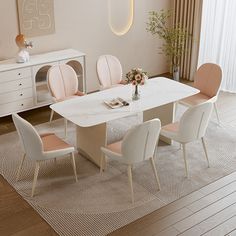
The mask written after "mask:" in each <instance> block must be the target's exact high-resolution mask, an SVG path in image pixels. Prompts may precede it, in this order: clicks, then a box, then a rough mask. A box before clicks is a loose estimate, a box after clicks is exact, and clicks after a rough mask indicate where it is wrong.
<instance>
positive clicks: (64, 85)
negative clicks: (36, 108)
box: [47, 64, 79, 100]
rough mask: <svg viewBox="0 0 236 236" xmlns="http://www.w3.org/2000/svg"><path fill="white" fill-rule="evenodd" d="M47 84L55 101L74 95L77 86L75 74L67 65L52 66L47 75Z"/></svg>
mask: <svg viewBox="0 0 236 236" xmlns="http://www.w3.org/2000/svg"><path fill="white" fill-rule="evenodd" d="M47 83H48V88H49V91H50V93H51V95H52V97H53V98H54V99H55V100H64V99H66V97H69V96H73V95H75V94H76V92H77V91H78V86H79V82H78V78H77V75H76V72H75V71H74V69H73V68H72V67H71V66H70V65H67V64H62V65H55V66H52V67H51V68H50V69H49V70H48V73H47Z"/></svg>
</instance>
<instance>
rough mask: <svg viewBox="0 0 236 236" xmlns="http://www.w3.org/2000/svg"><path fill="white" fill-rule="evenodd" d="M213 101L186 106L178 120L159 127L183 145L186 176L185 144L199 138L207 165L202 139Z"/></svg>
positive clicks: (166, 135) (162, 131)
mask: <svg viewBox="0 0 236 236" xmlns="http://www.w3.org/2000/svg"><path fill="white" fill-rule="evenodd" d="M212 107H213V103H212V102H205V103H202V104H199V105H196V106H193V107H190V108H188V110H187V111H185V113H184V114H183V115H182V117H181V118H180V121H179V122H175V123H171V124H168V125H165V126H163V127H162V129H161V135H163V136H164V137H167V138H169V139H172V140H174V141H176V142H179V143H180V144H181V145H182V146H183V158H184V163H185V171H186V176H187V177H188V166H187V158H186V147H185V146H186V144H187V143H190V142H193V141H195V140H198V139H201V141H202V145H203V149H204V152H205V155H206V159H207V162H208V167H209V160H208V155H207V149H206V145H205V141H204V136H205V132H206V129H207V126H208V123H209V119H210V115H211V111H212Z"/></svg>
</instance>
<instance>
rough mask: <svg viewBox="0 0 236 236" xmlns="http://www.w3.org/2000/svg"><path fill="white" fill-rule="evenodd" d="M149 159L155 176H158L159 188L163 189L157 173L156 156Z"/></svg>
mask: <svg viewBox="0 0 236 236" xmlns="http://www.w3.org/2000/svg"><path fill="white" fill-rule="evenodd" d="M149 160H150V162H151V165H152V170H153V173H154V175H155V178H156V182H157V186H158V189H159V190H161V185H160V180H159V177H158V175H157V169H156V164H155V161H154V158H153V157H151V158H150V159H149Z"/></svg>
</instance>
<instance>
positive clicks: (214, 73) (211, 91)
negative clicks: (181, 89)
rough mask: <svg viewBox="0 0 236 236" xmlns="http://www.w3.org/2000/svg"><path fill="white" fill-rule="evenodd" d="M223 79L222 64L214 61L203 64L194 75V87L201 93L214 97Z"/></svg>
mask: <svg viewBox="0 0 236 236" xmlns="http://www.w3.org/2000/svg"><path fill="white" fill-rule="evenodd" d="M221 79H222V70H221V68H220V66H218V65H216V64H213V63H205V64H203V65H201V66H200V67H199V68H198V70H197V71H196V73H195V75H194V87H195V88H197V89H199V90H200V91H201V93H203V94H205V95H207V96H209V97H214V96H216V95H217V93H218V91H219V88H220V84H221Z"/></svg>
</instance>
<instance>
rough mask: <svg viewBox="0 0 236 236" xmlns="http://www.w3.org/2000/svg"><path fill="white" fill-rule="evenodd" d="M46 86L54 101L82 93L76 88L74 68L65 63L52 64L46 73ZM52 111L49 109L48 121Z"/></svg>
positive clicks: (76, 79) (76, 80) (76, 81)
mask: <svg viewBox="0 0 236 236" xmlns="http://www.w3.org/2000/svg"><path fill="white" fill-rule="evenodd" d="M47 81H48V88H49V91H50V92H51V95H52V97H53V101H54V102H61V101H64V100H68V99H71V98H75V97H78V96H83V95H84V93H82V92H81V91H79V90H78V78H77V75H76V73H75V71H74V69H73V68H72V67H71V66H69V65H66V64H62V65H56V66H52V67H51V68H50V69H49V70H48V73H47ZM53 113H54V111H53V110H52V111H51V115H50V122H51V121H52V118H53ZM66 133H67V120H66V119H65V136H66Z"/></svg>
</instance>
